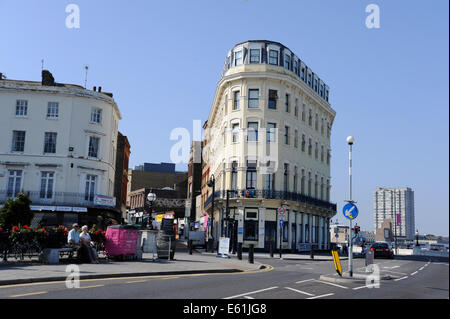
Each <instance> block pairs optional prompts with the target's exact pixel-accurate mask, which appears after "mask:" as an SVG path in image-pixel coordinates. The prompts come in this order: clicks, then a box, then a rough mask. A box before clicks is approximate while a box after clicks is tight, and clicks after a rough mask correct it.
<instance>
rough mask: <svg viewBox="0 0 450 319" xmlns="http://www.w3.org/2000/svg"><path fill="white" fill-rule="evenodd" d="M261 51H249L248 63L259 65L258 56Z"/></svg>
mask: <svg viewBox="0 0 450 319" xmlns="http://www.w3.org/2000/svg"><path fill="white" fill-rule="evenodd" d="M260 54H261V51H260V50H259V49H250V63H259V62H260V59H259V56H260Z"/></svg>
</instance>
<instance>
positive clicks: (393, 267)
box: [383, 266, 400, 269]
mask: <svg viewBox="0 0 450 319" xmlns="http://www.w3.org/2000/svg"><path fill="white" fill-rule="evenodd" d="M399 267H400V266H392V267H383V269H395V268H399Z"/></svg>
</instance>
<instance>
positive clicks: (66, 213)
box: [30, 206, 122, 230]
mask: <svg viewBox="0 0 450 319" xmlns="http://www.w3.org/2000/svg"><path fill="white" fill-rule="evenodd" d="M32 210H33V211H34V217H33V220H32V222H31V225H30V226H31V227H36V226H42V227H54V226H60V225H63V226H65V227H67V228H68V229H70V228H71V227H72V225H73V224H74V223H77V224H79V225H80V227H81V226H83V225H87V226H89V227H92V226H93V225H97V227H99V228H101V229H104V230H106V228H107V227H108V226H110V225H114V224H120V223H121V215H122V213H121V212H120V211H118V210H115V209H114V208H99V207H76V208H75V209H74V208H73V207H72V209H69V207H67V208H63V209H61V208H59V209H58V208H56V207H55V208H53V207H50V206H49V207H45V206H40V207H38V206H34V207H33V206H32Z"/></svg>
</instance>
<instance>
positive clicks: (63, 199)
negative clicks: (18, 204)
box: [0, 190, 99, 206]
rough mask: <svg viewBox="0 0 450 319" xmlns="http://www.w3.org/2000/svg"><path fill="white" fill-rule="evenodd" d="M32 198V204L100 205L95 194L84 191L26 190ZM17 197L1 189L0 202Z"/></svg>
mask: <svg viewBox="0 0 450 319" xmlns="http://www.w3.org/2000/svg"><path fill="white" fill-rule="evenodd" d="M24 193H25V194H27V196H28V197H29V199H30V200H31V205H52V206H56V205H57V206H99V205H97V204H95V203H94V196H93V195H87V196H86V194H84V193H71V192H52V193H50V194H48V193H46V192H40V191H24ZM15 198H16V197H15V196H14V195H13V194H11V193H10V192H8V191H7V190H0V203H4V202H6V201H7V200H8V199H15Z"/></svg>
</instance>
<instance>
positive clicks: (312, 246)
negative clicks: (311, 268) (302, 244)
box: [311, 245, 314, 259]
mask: <svg viewBox="0 0 450 319" xmlns="http://www.w3.org/2000/svg"><path fill="white" fill-rule="evenodd" d="M311 259H314V245H311Z"/></svg>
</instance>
